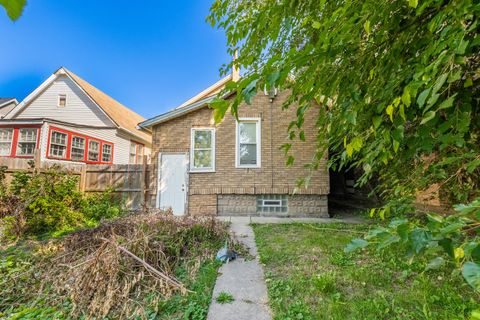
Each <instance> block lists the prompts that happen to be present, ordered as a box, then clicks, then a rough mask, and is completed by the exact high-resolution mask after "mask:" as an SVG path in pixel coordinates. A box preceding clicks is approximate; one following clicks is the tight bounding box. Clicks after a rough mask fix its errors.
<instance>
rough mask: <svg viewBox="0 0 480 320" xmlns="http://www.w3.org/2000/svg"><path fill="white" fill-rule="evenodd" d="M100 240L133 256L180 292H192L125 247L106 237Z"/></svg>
mask: <svg viewBox="0 0 480 320" xmlns="http://www.w3.org/2000/svg"><path fill="white" fill-rule="evenodd" d="M100 239H101V240H103V241H106V242H108V243H110V244H111V245H113V246H115V247H116V248H117V249H118V250H120V251H122V252H123V253H125V254H126V255H128V256H130V257H131V258H133V259H134V260H135V261H137V262H139V263H140V264H141V265H142V266H143V267H145V269H147V270H148V271H150V272H152V273H153V274H154V275H156V276H157V277H159V278H160V279H162V280H165V281H167V282H168V283H170V284H171V285H173V286H174V287H176V288H178V289H180V292H181V293H182V294H185V293H187V292H193V291H190V290H188V289H187V288H185V286H184V285H183V284H182V283H181V282H179V281H178V280H177V279H175V278H173V277H169V276H167V275H165V274H164V273H162V272H160V271H158V270H157V269H155V268H154V267H152V266H151V265H150V264H148V263H147V262H146V261H145V260H143V259H141V258H139V257H137V256H136V255H134V254H133V253H131V252H130V251H129V250H127V249H126V248H124V247H122V246H120V245H118V244H116V243H114V242H113V241H110V240H108V239H106V238H100Z"/></svg>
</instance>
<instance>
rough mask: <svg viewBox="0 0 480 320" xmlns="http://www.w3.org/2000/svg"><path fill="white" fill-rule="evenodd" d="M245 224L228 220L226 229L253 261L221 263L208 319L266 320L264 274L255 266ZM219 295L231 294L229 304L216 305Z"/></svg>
mask: <svg viewBox="0 0 480 320" xmlns="http://www.w3.org/2000/svg"><path fill="white" fill-rule="evenodd" d="M248 223H249V221H248V220H245V222H243V221H238V222H237V221H235V222H234V221H232V224H231V225H230V230H231V231H232V232H233V233H234V235H235V237H236V239H237V240H238V241H239V242H241V243H242V244H244V245H245V247H247V248H248V250H249V253H250V255H252V256H253V257H254V258H253V259H251V260H245V259H244V258H238V259H237V260H235V261H232V262H229V263H227V264H224V265H223V266H222V267H221V268H220V270H219V276H218V278H217V282H216V283H215V288H214V289H213V296H212V303H211V305H210V309H209V310H208V318H207V319H208V320H227V319H228V320H252V319H255V320H270V319H272V316H271V313H270V309H269V307H268V294H267V286H266V285H265V275H264V273H263V268H262V266H261V265H260V263H259V258H258V254H257V246H256V244H255V235H254V233H253V229H252V227H250V226H249V225H248ZM221 292H225V293H228V294H231V295H232V296H233V298H234V299H235V300H234V301H233V302H231V303H226V304H220V303H218V302H217V300H216V299H217V297H218V295H219V294H220V293H221Z"/></svg>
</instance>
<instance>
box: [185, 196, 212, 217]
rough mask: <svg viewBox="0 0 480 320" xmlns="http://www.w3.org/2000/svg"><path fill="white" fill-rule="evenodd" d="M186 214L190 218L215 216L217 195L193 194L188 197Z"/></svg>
mask: <svg viewBox="0 0 480 320" xmlns="http://www.w3.org/2000/svg"><path fill="white" fill-rule="evenodd" d="M188 213H189V215H192V216H200V215H201V216H205V215H209V216H210V215H216V214H217V195H216V194H207V195H199V194H193V195H190V196H189V197H188Z"/></svg>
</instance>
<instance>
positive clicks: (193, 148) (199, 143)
mask: <svg viewBox="0 0 480 320" xmlns="http://www.w3.org/2000/svg"><path fill="white" fill-rule="evenodd" d="M190 171H191V172H214V171H215V129H214V128H192V133H191V141H190Z"/></svg>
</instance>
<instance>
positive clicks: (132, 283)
mask: <svg viewBox="0 0 480 320" xmlns="http://www.w3.org/2000/svg"><path fill="white" fill-rule="evenodd" d="M228 237H229V236H228V232H227V226H226V225H225V224H223V223H219V222H217V221H215V220H214V219H197V218H177V217H173V216H169V215H165V214H163V213H160V214H143V215H132V216H128V217H123V218H120V219H117V220H113V221H109V222H105V223H102V224H101V225H100V226H98V227H96V228H92V229H85V230H80V231H75V232H73V233H71V234H68V235H67V236H64V237H62V238H59V239H50V240H44V241H33V240H25V241H19V242H18V243H17V244H16V245H15V246H10V247H8V248H5V249H4V250H2V251H0V318H2V319H31V318H42V319H82V318H95V319H159V318H161V319H205V317H206V314H207V311H208V306H209V304H210V301H211V294H212V290H213V286H214V283H215V279H216V275H217V269H218V267H219V264H218V263H217V262H215V261H214V256H215V253H216V251H217V250H218V249H219V248H220V247H221V246H222V245H223V244H224V241H225V239H228Z"/></svg>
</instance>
